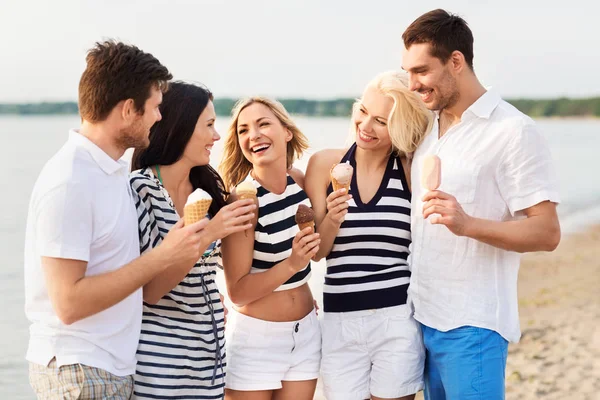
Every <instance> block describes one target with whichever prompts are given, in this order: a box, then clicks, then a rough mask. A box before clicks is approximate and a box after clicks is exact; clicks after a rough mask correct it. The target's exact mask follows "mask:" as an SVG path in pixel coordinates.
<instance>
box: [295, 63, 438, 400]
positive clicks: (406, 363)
mask: <svg viewBox="0 0 600 400" xmlns="http://www.w3.org/2000/svg"><path fill="white" fill-rule="evenodd" d="M431 126H432V115H431V113H430V112H429V111H428V110H427V109H426V108H425V107H424V105H423V104H422V102H421V101H420V99H419V98H418V97H417V95H416V94H415V93H413V92H411V91H410V90H409V89H408V81H407V77H406V75H405V74H404V73H400V72H386V73H383V74H381V75H379V76H377V77H376V78H375V79H374V80H373V81H372V82H370V83H369V84H368V85H367V87H366V89H365V91H364V93H363V95H362V98H361V99H360V100H358V101H357V102H356V104H355V106H354V110H353V115H352V124H351V132H352V133H353V136H354V140H355V143H354V144H352V146H351V147H350V148H349V149H339V150H337V149H336V150H323V151H320V152H318V153H316V154H315V155H313V156H312V157H311V159H310V161H309V164H308V168H307V173H306V191H307V193H308V195H309V197H310V200H311V203H312V205H313V208H314V210H315V214H316V216H315V220H316V223H317V231H318V233H320V235H321V245H320V246H319V251H318V252H317V255H316V256H315V259H317V260H318V259H321V258H323V257H326V261H327V273H326V275H325V285H324V289H323V306H324V311H325V313H324V319H323V325H322V327H323V359H322V369H321V372H322V376H323V383H324V389H325V393H326V396H327V399H329V400H336V399H343V400H351V399H357V400H363V399H367V398H371V399H412V398H414V394H415V393H416V392H417V391H419V390H421V389H422V388H423V364H424V359H425V353H424V350H423V343H422V339H421V333H420V330H419V326H418V324H417V322H416V321H415V320H414V319H413V316H412V309H411V306H410V303H409V302H408V300H407V289H408V284H409V280H410V269H409V266H408V262H407V258H408V248H409V245H410V242H411V232H410V196H411V194H410V173H409V169H410V155H411V154H412V152H414V150H415V149H416V147H417V146H418V144H419V143H420V142H421V140H422V138H423V137H424V135H425V134H426V133H427V132H428V131H429V130H430V129H431ZM346 162H347V163H349V164H350V165H351V166H352V167H353V170H354V174H353V176H352V181H351V184H350V189H349V193H347V192H346V189H339V190H337V191H332V187H331V185H330V178H329V171H330V169H331V167H332V165H334V164H337V163H346Z"/></svg>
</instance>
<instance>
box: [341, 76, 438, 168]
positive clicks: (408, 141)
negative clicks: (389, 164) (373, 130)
mask: <svg viewBox="0 0 600 400" xmlns="http://www.w3.org/2000/svg"><path fill="white" fill-rule="evenodd" d="M369 87H373V88H375V89H377V91H379V92H380V93H381V94H383V95H384V96H388V97H390V98H391V99H392V100H393V101H394V106H393V107H392V110H391V111H390V115H389V117H388V122H387V127H388V132H389V134H390V140H391V142H392V147H393V150H394V151H395V152H396V153H397V154H398V155H399V156H402V155H404V156H407V157H409V158H410V157H412V153H414V151H415V150H416V149H417V147H418V146H419V145H420V144H421V142H422V141H423V138H424V137H425V136H426V135H427V133H429V131H431V128H432V127H433V113H432V112H431V111H430V110H428V109H427V107H425V104H424V103H423V101H422V100H421V99H420V98H419V96H418V95H417V94H416V93H415V92H413V91H411V90H409V88H408V74H407V73H405V72H401V71H387V72H383V73H381V74H379V75H377V76H376V77H375V78H374V79H373V80H372V81H371V82H369V84H368V85H367V88H369ZM360 102H361V100H360V99H359V100H357V101H356V103H354V108H356V107H357V106H358V105H359V104H360ZM350 130H351V134H352V136H353V138H354V137H356V125H355V124H354V123H353V124H352V126H351V128H350Z"/></svg>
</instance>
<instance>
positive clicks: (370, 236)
mask: <svg viewBox="0 0 600 400" xmlns="http://www.w3.org/2000/svg"><path fill="white" fill-rule="evenodd" d="M355 149H356V144H354V145H353V146H352V147H351V148H350V149H349V150H348V152H347V153H346V154H345V155H344V158H343V159H342V161H341V162H346V161H349V162H350V164H351V165H352V166H353V167H354V171H356V161H355V158H354V151H355ZM331 190H332V188H331V185H330V186H329V189H328V192H331ZM350 194H352V198H351V199H350V200H349V208H348V214H346V219H345V220H344V222H343V223H342V225H341V227H340V230H339V232H338V234H337V237H336V238H335V241H334V243H333V248H332V249H331V252H330V253H329V255H328V256H327V258H326V261H327V272H326V274H325V285H324V288H323V306H324V307H323V308H324V310H325V312H351V311H361V310H370V309H380V308H387V307H394V306H399V305H402V304H406V298H407V290H408V284H409V280H410V270H409V267H408V262H407V258H408V247H409V245H410V242H411V236H410V200H411V196H410V191H409V190H408V185H407V183H406V177H405V175H404V169H403V168H402V162H401V160H400V158H399V157H398V156H396V155H394V154H392V155H390V158H389V160H388V163H387V166H386V169H385V173H384V175H383V179H382V181H381V184H380V186H379V189H378V190H377V193H376V194H375V196H373V198H372V199H371V200H370V201H369V202H368V203H366V204H363V203H362V201H361V199H360V194H359V192H358V186H357V184H356V173H355V174H354V175H353V176H352V182H351V184H350Z"/></svg>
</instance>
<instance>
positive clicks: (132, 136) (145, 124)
mask: <svg viewBox="0 0 600 400" xmlns="http://www.w3.org/2000/svg"><path fill="white" fill-rule="evenodd" d="M162 98H163V94H162V91H161V90H160V89H159V88H158V87H152V89H151V92H150V97H149V98H148V99H147V100H146V102H145V103H144V112H143V113H138V112H135V113H134V114H133V118H132V119H131V121H130V122H129V123H128V124H127V126H124V127H123V128H121V129H120V132H119V136H118V137H117V138H116V141H117V144H118V145H119V146H120V147H122V148H123V149H129V148H135V149H145V148H146V147H148V145H149V144H150V139H149V136H150V128H152V126H153V125H154V124H155V123H156V122H158V121H160V120H161V118H162V116H161V114H160V110H159V106H160V103H161V102H162ZM132 104H133V103H132Z"/></svg>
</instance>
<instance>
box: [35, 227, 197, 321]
mask: <svg viewBox="0 0 600 400" xmlns="http://www.w3.org/2000/svg"><path fill="white" fill-rule="evenodd" d="M206 223H207V221H205V220H202V221H199V222H196V223H194V224H191V225H189V226H186V227H183V220H180V221H179V222H178V223H177V224H175V225H174V226H173V228H172V229H171V231H170V232H169V234H167V236H166V237H165V240H164V241H163V242H162V243H161V244H160V245H159V246H158V247H156V248H155V249H153V250H151V251H150V252H148V253H147V254H145V255H143V256H141V257H139V258H137V259H135V260H133V261H132V262H130V263H129V264H126V265H124V266H122V267H121V268H119V269H116V270H114V271H111V272H106V273H103V274H99V275H94V276H85V271H86V269H87V262H86V261H81V260H72V259H66V258H54V257H42V268H43V269H44V274H45V279H46V285H47V287H48V295H49V297H50V301H51V302H52V306H53V308H54V311H55V312H56V315H57V316H58V318H59V319H60V320H61V321H62V322H63V323H64V324H67V325H70V324H72V323H74V322H77V321H79V320H82V319H84V318H87V317H89V316H92V315H94V314H97V313H99V312H101V311H104V310H106V309H107V308H110V307H112V306H114V305H115V304H117V303H119V302H120V301H122V300H123V299H125V298H126V297H127V296H129V295H130V294H132V293H133V292H135V291H136V290H137V289H139V288H140V287H142V286H144V285H145V284H146V283H148V282H149V281H150V280H152V278H154V276H156V275H157V274H159V273H161V272H162V271H164V270H166V269H167V268H169V267H172V266H174V265H180V264H188V265H190V264H193V262H194V261H195V260H198V259H199V258H200V254H201V253H200V250H201V239H202V228H203V227H204V226H205V225H206Z"/></svg>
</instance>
